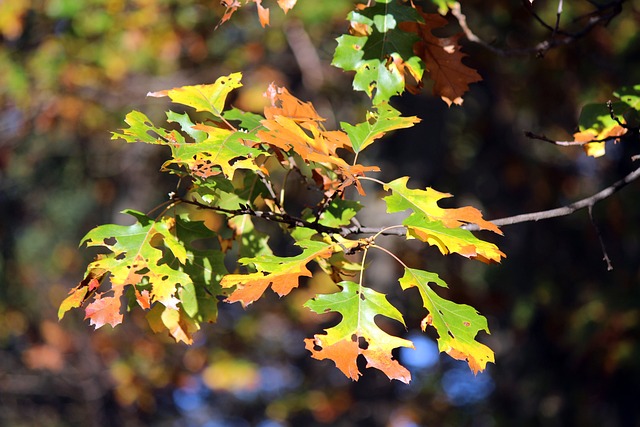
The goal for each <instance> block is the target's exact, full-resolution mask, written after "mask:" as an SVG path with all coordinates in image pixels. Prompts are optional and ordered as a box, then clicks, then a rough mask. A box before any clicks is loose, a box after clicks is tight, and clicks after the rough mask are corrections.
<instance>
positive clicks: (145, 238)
mask: <svg viewBox="0 0 640 427" xmlns="http://www.w3.org/2000/svg"><path fill="white" fill-rule="evenodd" d="M126 213H129V214H130V215H132V216H134V217H135V218H136V219H137V221H136V223H134V224H133V225H130V226H122V225H113V224H107V225H102V226H100V227H97V228H95V229H93V230H91V231H90V232H89V233H87V235H86V236H85V237H84V238H83V242H86V244H87V246H102V247H105V248H107V249H108V250H109V251H111V253H109V254H107V255H103V256H100V257H99V258H98V259H97V260H95V261H93V262H92V263H91V264H90V265H89V268H88V270H89V271H90V272H92V273H90V274H95V273H93V272H96V271H98V272H109V273H110V282H111V287H112V289H113V291H114V292H116V294H119V295H122V292H123V289H124V287H125V286H135V285H138V284H141V283H142V282H143V281H145V284H147V283H148V284H150V285H151V289H150V290H149V298H150V300H151V302H156V301H158V302H160V303H162V304H164V305H165V306H170V307H173V306H176V304H177V302H178V300H177V299H176V298H175V293H176V290H177V288H178V286H180V285H186V284H188V283H191V279H190V277H189V276H188V275H187V274H185V273H184V272H182V271H179V270H176V269H174V268H172V267H170V266H169V265H167V264H166V263H165V262H164V260H163V259H165V253H164V252H163V249H162V247H164V248H166V250H167V251H168V253H171V254H172V255H173V256H174V257H175V259H176V263H178V264H179V262H184V261H186V260H187V253H186V249H185V247H184V245H183V243H182V242H181V241H179V240H178V239H177V238H176V236H175V235H174V234H173V228H174V225H175V220H174V219H173V218H164V219H161V220H159V221H153V220H151V219H150V218H149V217H147V216H146V215H144V214H142V213H140V212H135V211H131V210H130V211H126ZM112 241H113V242H112ZM96 299H99V298H98V297H97V296H96ZM105 299H107V297H104V298H102V300H105ZM109 304H110V305H111V306H112V310H111V311H112V312H115V311H119V309H120V308H119V297H118V298H115V299H112V300H111V301H110V302H109ZM116 305H117V310H116ZM87 309H88V310H89V312H88V313H87V317H90V318H92V319H94V318H96V316H98V317H97V318H98V320H97V321H94V322H93V323H92V324H100V325H102V324H104V322H102V321H101V320H100V317H105V316H104V315H102V314H100V313H101V310H105V309H106V307H105V302H104V301H103V302H100V303H99V304H96V305H91V304H90V305H89V306H88V307H87ZM98 309H99V310H98ZM96 313H97V314H96ZM113 318H114V319H115V314H114V315H113Z"/></svg>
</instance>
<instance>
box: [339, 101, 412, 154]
mask: <svg viewBox="0 0 640 427" xmlns="http://www.w3.org/2000/svg"><path fill="white" fill-rule="evenodd" d="M375 107H376V109H377V111H376V112H373V111H368V112H367V119H366V121H365V122H363V123H358V124H357V125H355V126H354V125H351V124H349V123H345V122H342V123H340V125H341V127H342V129H343V130H344V131H345V132H346V133H347V135H349V139H350V140H351V146H352V147H353V151H355V152H356V153H359V152H360V151H362V150H364V149H365V148H367V147H368V146H369V145H370V144H372V143H373V142H374V141H375V140H376V139H378V138H380V137H382V136H384V135H385V134H386V133H387V132H390V131H392V130H396V129H403V128H409V127H412V126H413V125H414V124H416V123H418V122H419V121H420V119H418V118H417V117H415V116H412V117H401V116H400V112H399V111H398V110H396V109H395V108H393V107H392V106H390V105H389V104H388V103H386V102H384V103H381V104H378V105H376V106H375Z"/></svg>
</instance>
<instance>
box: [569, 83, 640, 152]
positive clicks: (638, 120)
mask: <svg viewBox="0 0 640 427" xmlns="http://www.w3.org/2000/svg"><path fill="white" fill-rule="evenodd" d="M613 94H614V96H615V97H616V98H618V99H619V101H616V102H611V101H609V102H607V103H604V104H603V103H596V104H587V105H585V106H584V107H583V108H582V112H581V113H580V118H579V120H578V125H579V131H578V132H576V133H575V134H574V135H573V137H574V140H575V141H576V142H581V143H584V145H583V147H584V150H585V152H586V153H587V154H588V155H589V156H593V157H600V156H603V155H604V154H605V153H606V148H605V145H606V142H607V141H614V142H616V143H617V142H619V141H620V138H621V137H623V136H624V135H626V134H628V133H629V131H630V130H634V131H635V132H637V131H638V128H639V127H640V85H635V86H626V87H622V88H620V89H618V90H617V91H615V92H614V93H613Z"/></svg>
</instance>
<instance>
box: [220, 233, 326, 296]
mask: <svg viewBox="0 0 640 427" xmlns="http://www.w3.org/2000/svg"><path fill="white" fill-rule="evenodd" d="M298 246H300V247H302V248H303V251H302V253H301V254H300V255H297V256H294V257H287V258H283V257H278V256H275V255H262V256H260V257H257V258H242V259H240V262H241V263H242V264H245V265H248V264H253V265H254V266H255V268H256V270H258V271H257V272H255V273H250V274H228V275H226V276H225V277H223V278H222V281H221V282H220V284H221V285H222V287H223V288H232V287H234V286H235V287H236V289H235V290H234V291H233V292H232V293H231V295H229V297H228V298H227V299H226V301H227V302H230V303H233V302H238V301H239V302H240V303H242V306H243V307H246V306H247V305H249V304H251V303H253V302H254V301H256V300H258V299H259V298H260V297H261V296H262V294H263V293H264V291H265V290H266V289H267V288H268V287H269V286H271V289H273V291H274V292H276V293H277V294H278V295H280V296H284V295H287V294H288V293H289V292H291V290H293V289H294V288H297V287H298V282H299V280H300V277H311V272H310V271H309V269H308V268H307V267H306V266H307V264H308V263H309V262H311V261H312V260H313V259H315V258H329V257H330V256H331V254H333V252H334V251H335V248H334V245H332V244H328V243H324V242H316V241H311V240H307V241H302V242H299V243H298Z"/></svg>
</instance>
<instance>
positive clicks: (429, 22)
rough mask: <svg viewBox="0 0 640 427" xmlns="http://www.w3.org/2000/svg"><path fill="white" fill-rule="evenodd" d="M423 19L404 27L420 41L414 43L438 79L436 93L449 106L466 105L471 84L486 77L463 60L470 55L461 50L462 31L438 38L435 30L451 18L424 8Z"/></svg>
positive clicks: (403, 27) (429, 71) (434, 88)
mask: <svg viewBox="0 0 640 427" xmlns="http://www.w3.org/2000/svg"><path fill="white" fill-rule="evenodd" d="M420 15H421V16H422V19H423V20H424V23H422V22H402V23H400V28H401V29H402V30H404V31H407V32H410V33H415V34H417V35H418V37H419V38H420V41H418V42H416V44H415V45H414V52H415V53H416V55H418V56H419V57H420V58H421V59H422V60H423V61H424V63H425V68H426V70H427V72H428V73H429V76H430V77H431V79H432V80H433V82H434V85H433V93H434V95H436V96H439V97H440V98H442V100H443V101H444V102H446V103H447V105H449V106H451V104H456V105H462V102H463V99H462V96H463V95H464V94H465V93H466V92H467V91H468V90H469V84H471V83H474V82H478V81H480V80H482V77H480V74H478V72H477V71H476V70H474V69H473V68H470V67H468V66H466V65H465V64H463V63H462V59H463V58H464V57H465V56H466V55H465V54H463V53H462V52H461V51H460V45H459V44H458V39H459V38H460V37H461V34H458V35H454V36H451V37H436V36H434V35H433V34H432V31H433V30H434V29H436V28H440V27H443V26H445V25H446V24H447V22H448V21H447V20H446V19H445V18H443V17H442V16H440V15H438V14H432V13H424V12H422V11H420Z"/></svg>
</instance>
